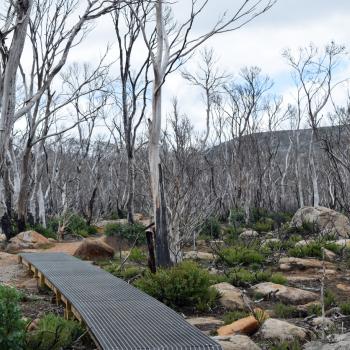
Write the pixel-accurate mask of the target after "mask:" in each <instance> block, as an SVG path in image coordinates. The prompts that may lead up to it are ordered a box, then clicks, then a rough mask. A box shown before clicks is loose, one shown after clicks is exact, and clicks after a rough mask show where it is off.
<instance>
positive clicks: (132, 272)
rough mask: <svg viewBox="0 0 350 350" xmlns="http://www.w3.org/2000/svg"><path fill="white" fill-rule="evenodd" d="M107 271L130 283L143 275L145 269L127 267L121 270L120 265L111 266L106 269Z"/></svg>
mask: <svg viewBox="0 0 350 350" xmlns="http://www.w3.org/2000/svg"><path fill="white" fill-rule="evenodd" d="M104 268H105V270H106V271H108V272H109V273H111V274H112V275H114V276H116V277H119V278H122V279H124V280H126V281H129V280H131V279H133V278H135V277H136V276H137V275H142V274H143V271H144V269H143V268H140V267H137V266H126V267H123V268H120V265H119V264H110V265H107V266H105V267H104Z"/></svg>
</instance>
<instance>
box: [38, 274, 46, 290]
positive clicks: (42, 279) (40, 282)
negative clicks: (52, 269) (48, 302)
mask: <svg viewBox="0 0 350 350" xmlns="http://www.w3.org/2000/svg"><path fill="white" fill-rule="evenodd" d="M39 285H40V288H45V276H44V275H43V274H42V273H41V272H40V274H39Z"/></svg>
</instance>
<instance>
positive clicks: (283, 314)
mask: <svg viewBox="0 0 350 350" xmlns="http://www.w3.org/2000/svg"><path fill="white" fill-rule="evenodd" d="M273 311H274V313H275V315H276V316H277V317H279V318H291V317H295V316H296V315H297V314H298V310H297V308H296V307H295V306H293V305H286V304H283V303H277V304H275V306H274V309H273Z"/></svg>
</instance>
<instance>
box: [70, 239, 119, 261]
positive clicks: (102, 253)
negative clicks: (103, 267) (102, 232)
mask: <svg viewBox="0 0 350 350" xmlns="http://www.w3.org/2000/svg"><path fill="white" fill-rule="evenodd" d="M74 256H76V257H79V258H81V259H83V260H103V259H112V258H113V256H114V250H113V249H112V248H111V247H110V246H109V245H107V244H105V243H103V242H101V241H98V240H91V239H84V240H83V241H82V242H81V244H80V245H79V247H78V248H77V250H76V251H75V253H74Z"/></svg>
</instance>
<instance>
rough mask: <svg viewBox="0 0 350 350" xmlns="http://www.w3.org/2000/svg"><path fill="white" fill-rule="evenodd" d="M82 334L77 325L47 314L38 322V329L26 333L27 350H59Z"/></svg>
mask: <svg viewBox="0 0 350 350" xmlns="http://www.w3.org/2000/svg"><path fill="white" fill-rule="evenodd" d="M82 333H83V329H82V328H81V326H80V325H79V323H77V322H75V321H67V320H65V319H64V318H62V317H59V316H56V315H54V314H47V315H45V316H44V317H43V318H42V319H41V320H40V321H39V323H38V329H37V330H36V331H33V332H30V333H28V336H27V350H60V349H62V348H66V347H68V346H70V345H72V343H73V342H74V341H75V340H76V339H77V338H78V337H79V336H80V335H81V334H82Z"/></svg>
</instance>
